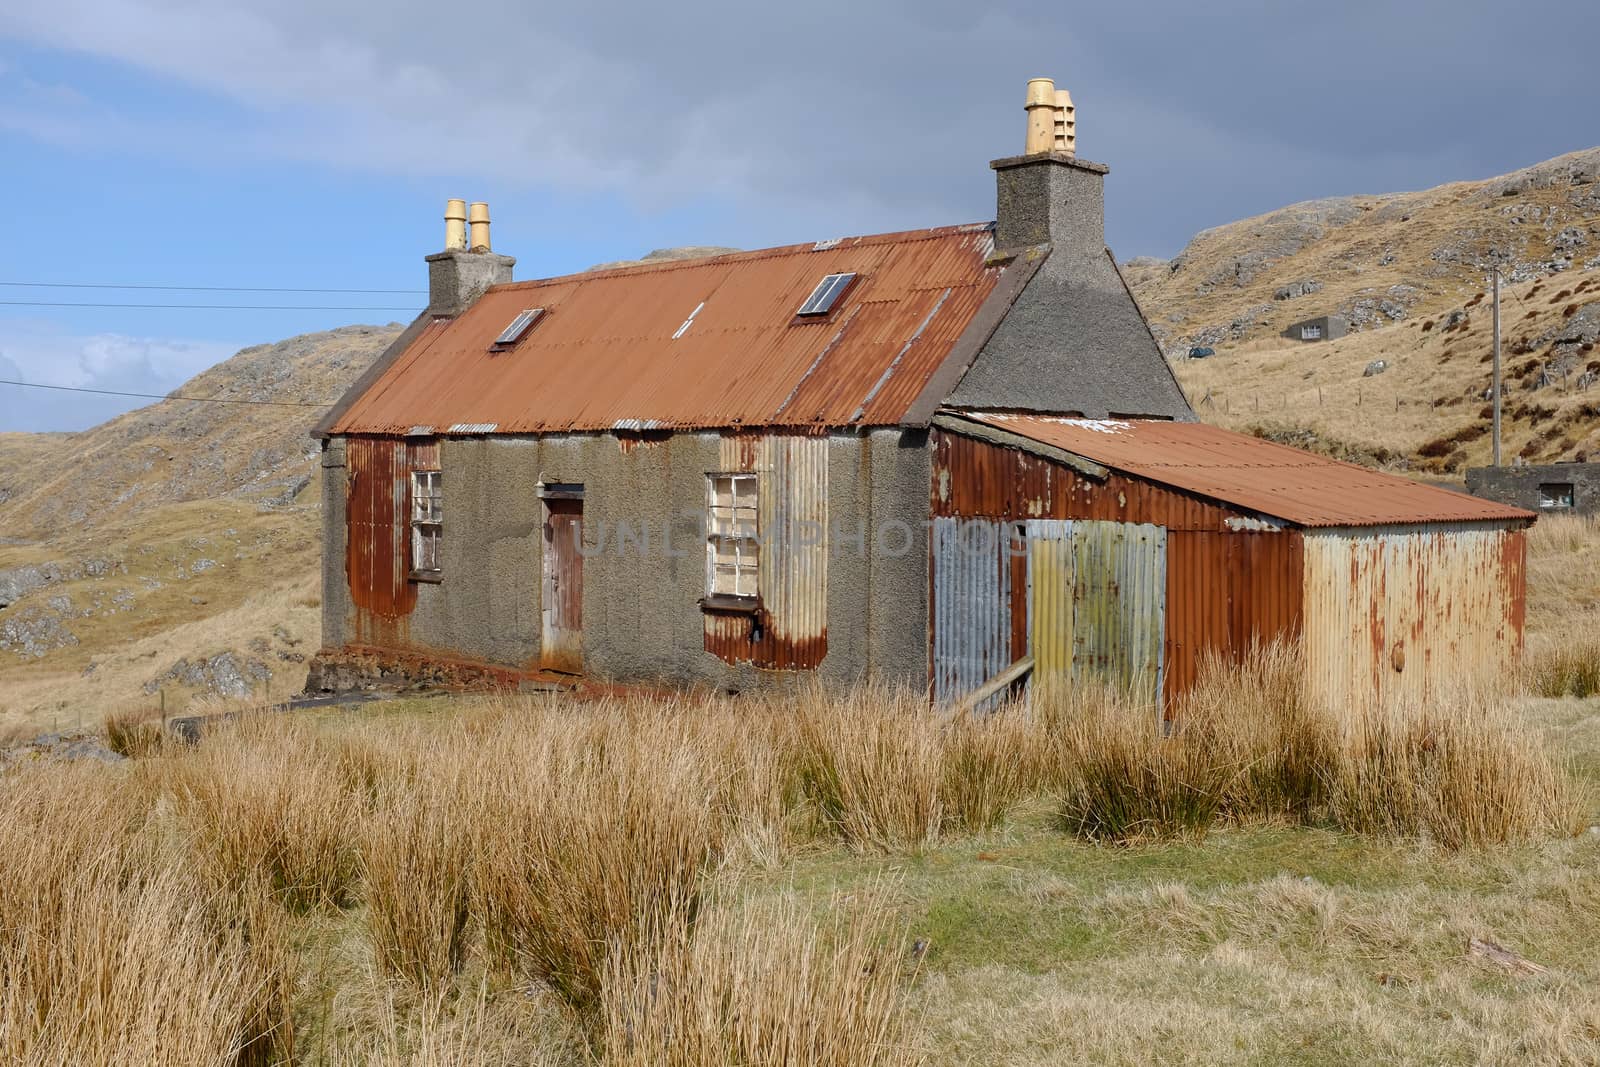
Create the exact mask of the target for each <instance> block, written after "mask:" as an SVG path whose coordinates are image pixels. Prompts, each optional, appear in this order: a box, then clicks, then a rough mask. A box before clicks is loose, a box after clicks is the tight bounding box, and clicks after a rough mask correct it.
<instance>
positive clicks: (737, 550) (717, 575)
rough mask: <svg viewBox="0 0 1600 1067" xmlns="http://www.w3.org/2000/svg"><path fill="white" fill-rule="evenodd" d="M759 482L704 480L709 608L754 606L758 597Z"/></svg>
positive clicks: (748, 476)
mask: <svg viewBox="0 0 1600 1067" xmlns="http://www.w3.org/2000/svg"><path fill="white" fill-rule="evenodd" d="M760 500H761V480H760V476H759V475H757V474H755V473H753V472H751V471H712V472H709V473H708V474H707V475H706V584H705V589H706V597H705V601H704V603H705V604H706V605H707V606H710V607H745V606H754V605H755V604H756V602H757V599H758V597H759V596H760V584H759V583H760V579H759V574H760V565H761V540H760Z"/></svg>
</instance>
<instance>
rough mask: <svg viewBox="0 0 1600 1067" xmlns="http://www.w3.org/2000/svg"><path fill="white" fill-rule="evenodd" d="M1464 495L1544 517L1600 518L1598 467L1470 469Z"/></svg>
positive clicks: (1561, 465)
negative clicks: (1568, 515) (1584, 516)
mask: <svg viewBox="0 0 1600 1067" xmlns="http://www.w3.org/2000/svg"><path fill="white" fill-rule="evenodd" d="M1467 491H1468V492H1470V493H1471V494H1472V495H1473V496H1479V497H1483V498H1484V499H1485V500H1494V501H1497V502H1499V503H1501V504H1510V505H1512V506H1513V507H1519V508H1527V509H1528V510H1529V511H1537V512H1539V513H1540V514H1543V515H1556V514H1576V515H1596V514H1600V463H1546V464H1542V465H1540V466H1518V467H1473V468H1472V469H1470V470H1468V471H1467Z"/></svg>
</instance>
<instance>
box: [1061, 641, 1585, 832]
mask: <svg viewBox="0 0 1600 1067" xmlns="http://www.w3.org/2000/svg"><path fill="white" fill-rule="evenodd" d="M1303 677H1304V671H1303V670H1302V669H1301V666H1300V662H1299V657H1298V653H1297V652H1296V651H1295V650H1293V649H1290V648H1285V647H1282V646H1274V647H1269V648H1264V649H1256V650H1255V651H1254V652H1253V653H1252V654H1251V655H1250V656H1249V657H1248V658H1247V661H1246V664H1245V665H1244V666H1243V667H1240V668H1233V667H1229V666H1225V665H1223V664H1221V663H1217V662H1212V663H1209V664H1207V665H1206V668H1205V669H1204V670H1203V671H1202V674H1201V678H1200V681H1199V683H1198V685H1197V686H1196V688H1195V690H1194V691H1193V692H1192V693H1191V694H1189V695H1188V696H1187V697H1186V698H1185V699H1184V700H1182V701H1181V702H1180V704H1179V705H1178V706H1177V707H1176V708H1175V709H1173V713H1174V722H1173V723H1172V725H1171V728H1170V730H1169V731H1168V735H1167V736H1163V734H1162V732H1160V731H1158V730H1157V729H1156V728H1155V727H1154V715H1153V711H1152V709H1150V708H1146V707H1139V706H1137V705H1128V704H1126V703H1119V702H1118V701H1116V700H1106V701H1104V702H1102V703H1100V704H1098V705H1096V706H1093V707H1091V708H1089V709H1087V713H1080V714H1078V715H1077V716H1075V717H1074V718H1073V719H1072V720H1070V722H1069V723H1068V725H1067V728H1066V730H1065V732H1064V734H1063V741H1064V750H1065V752H1066V762H1067V764H1068V765H1069V766H1070V767H1071V768H1072V773H1071V775H1070V776H1069V778H1068V780H1067V787H1066V789H1065V795H1064V800H1063V808H1062V813H1063V816H1064V817H1065V820H1066V822H1067V825H1068V826H1069V827H1070V828H1071V829H1072V830H1073V831H1074V832H1075V833H1077V834H1080V835H1081V836H1083V837H1085V838H1087V839H1090V840H1095V841H1116V842H1128V841H1137V840H1140V839H1143V838H1149V837H1157V838H1159V837H1169V836H1174V835H1190V836H1195V837H1203V836H1204V835H1205V834H1206V833H1207V832H1208V831H1209V830H1210V829H1211V828H1212V827H1213V825H1215V824H1216V823H1217V822H1218V821H1219V820H1223V819H1228V820H1230V821H1233V822H1235V823H1248V822H1252V821H1261V820H1288V821H1294V822H1301V823H1305V824H1308V825H1318V826H1332V827H1337V828H1339V829H1343V830H1347V831H1351V832H1356V833H1367V834H1384V835H1389V836H1395V837H1407V838H1414V839H1415V838H1425V839H1427V840H1431V841H1433V842H1435V843H1437V844H1439V845H1441V846H1443V847H1446V848H1452V849H1456V848H1467V847H1481V846H1487V845H1499V844H1506V843H1509V842H1516V841H1525V840H1532V839H1537V838H1540V837H1547V836H1551V835H1557V836H1559V835H1562V834H1570V833H1572V832H1575V831H1576V830H1578V829H1581V826H1582V823H1581V819H1582V815H1583V804H1584V798H1583V797H1582V796H1581V794H1580V791H1579V790H1578V789H1577V788H1576V787H1575V785H1574V783H1573V781H1572V779H1571V776H1570V775H1569V774H1568V773H1567V771H1566V769H1565V768H1564V767H1563V766H1562V765H1561V763H1560V762H1559V761H1558V760H1557V759H1556V758H1555V757H1554V756H1553V755H1552V753H1551V752H1550V751H1549V750H1548V748H1547V746H1545V745H1544V744H1543V743H1542V742H1541V741H1539V740H1538V739H1537V738H1534V737H1533V736H1531V735H1530V733H1529V731H1528V730H1527V728H1526V724H1525V723H1524V722H1523V721H1522V719H1521V717H1520V716H1519V715H1518V714H1517V713H1516V712H1515V711H1514V710H1513V709H1512V708H1511V706H1510V704H1509V702H1508V701H1507V700H1506V699H1505V698H1503V697H1495V696H1491V695H1489V694H1485V693H1482V692H1477V691H1472V690H1469V689H1465V688H1463V689H1462V690H1461V691H1460V692H1458V693H1454V694H1451V695H1450V696H1449V697H1448V698H1446V699H1443V700H1441V701H1438V702H1436V703H1434V704H1430V705H1425V706H1398V707H1385V708H1381V709H1380V708H1370V707H1341V708H1322V707H1317V706H1314V705H1312V704H1311V703H1310V702H1309V700H1308V699H1307V697H1306V695H1305V693H1304V691H1303V689H1302V683H1301V679H1302V678H1303ZM1056 718H1057V719H1062V718H1064V717H1062V716H1056Z"/></svg>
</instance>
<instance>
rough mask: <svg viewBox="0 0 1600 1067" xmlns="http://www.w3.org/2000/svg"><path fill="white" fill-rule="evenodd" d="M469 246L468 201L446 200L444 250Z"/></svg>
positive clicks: (449, 250) (452, 250)
mask: <svg viewBox="0 0 1600 1067" xmlns="http://www.w3.org/2000/svg"><path fill="white" fill-rule="evenodd" d="M466 247H467V202H466V201H465V200H446V201H445V202H444V250H445V251H446V252H455V251H458V250H460V249H464V248H466Z"/></svg>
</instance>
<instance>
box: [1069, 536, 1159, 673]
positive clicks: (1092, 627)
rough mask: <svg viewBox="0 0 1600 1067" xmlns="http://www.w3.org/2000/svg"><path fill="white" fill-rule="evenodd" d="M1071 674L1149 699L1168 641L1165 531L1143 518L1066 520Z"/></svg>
mask: <svg viewBox="0 0 1600 1067" xmlns="http://www.w3.org/2000/svg"><path fill="white" fill-rule="evenodd" d="M1072 554H1073V568H1074V573H1075V575H1076V579H1075V581H1074V583H1073V601H1074V603H1073V611H1072V676H1073V680H1074V681H1076V682H1080V683H1090V682H1110V683H1111V684H1113V685H1116V686H1118V687H1119V688H1122V689H1125V690H1127V691H1128V692H1130V693H1132V694H1134V695H1136V696H1139V697H1142V698H1145V699H1148V700H1150V701H1151V702H1152V703H1154V702H1155V701H1156V699H1157V697H1158V696H1159V695H1160V693H1161V667H1162V653H1163V650H1164V646H1165V639H1166V595H1167V573H1166V557H1167V532H1166V530H1164V529H1162V528H1161V527H1159V526H1152V525H1149V524H1147V523H1115V522H1096V521H1093V520H1086V521H1081V522H1074V523H1073V524H1072Z"/></svg>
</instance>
